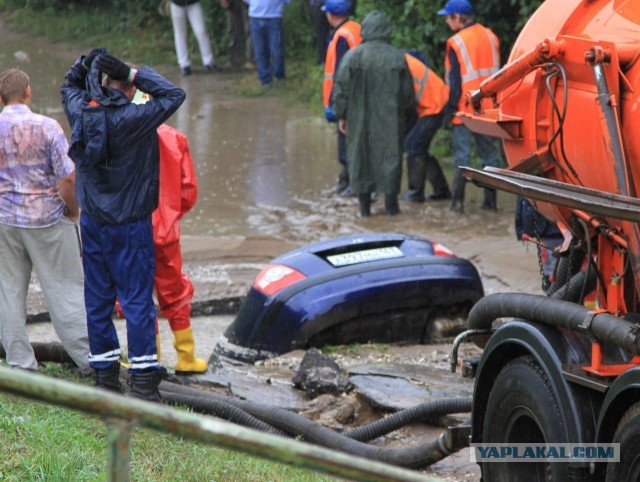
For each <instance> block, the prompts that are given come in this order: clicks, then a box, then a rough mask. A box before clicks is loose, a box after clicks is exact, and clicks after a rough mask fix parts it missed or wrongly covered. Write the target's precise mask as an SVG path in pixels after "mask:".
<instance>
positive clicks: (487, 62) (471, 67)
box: [444, 23, 500, 124]
mask: <svg viewBox="0 0 640 482" xmlns="http://www.w3.org/2000/svg"><path fill="white" fill-rule="evenodd" d="M451 49H453V51H454V52H455V54H456V57H457V58H458V63H459V64H460V76H461V77H462V85H461V87H462V95H461V96H460V102H459V103H458V110H459V111H466V112H473V110H472V108H471V106H470V105H469V106H466V105H465V102H464V94H465V92H469V91H471V90H477V89H478V87H480V84H481V83H482V81H483V80H484V79H486V78H487V77H490V76H491V75H493V74H495V73H496V72H497V71H498V70H499V69H500V42H499V41H498V37H496V35H495V34H494V33H493V31H491V29H489V28H486V27H483V26H482V25H480V24H479V23H475V24H473V25H471V26H470V27H466V28H463V29H462V30H460V31H459V32H458V33H457V34H456V35H454V36H452V37H450V38H449V39H448V40H447V47H446V54H445V58H444V64H445V68H446V72H447V82H448V81H449V72H450V71H451V64H450V62H449V52H450V50H451ZM482 102H483V107H484V108H485V109H490V108H492V107H493V105H492V101H491V99H483V101H482ZM452 123H454V124H461V123H462V121H461V120H460V119H458V118H456V117H454V118H453V121H452Z"/></svg>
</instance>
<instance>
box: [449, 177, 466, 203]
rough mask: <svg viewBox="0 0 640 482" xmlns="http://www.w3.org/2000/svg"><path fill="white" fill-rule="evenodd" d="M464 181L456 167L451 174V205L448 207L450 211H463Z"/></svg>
mask: <svg viewBox="0 0 640 482" xmlns="http://www.w3.org/2000/svg"><path fill="white" fill-rule="evenodd" d="M465 186H466V181H465V179H464V177H463V176H462V173H461V172H460V169H456V173H455V174H454V176H453V195H452V197H451V205H450V206H449V209H450V210H451V211H457V212H460V213H461V212H464V188H465Z"/></svg>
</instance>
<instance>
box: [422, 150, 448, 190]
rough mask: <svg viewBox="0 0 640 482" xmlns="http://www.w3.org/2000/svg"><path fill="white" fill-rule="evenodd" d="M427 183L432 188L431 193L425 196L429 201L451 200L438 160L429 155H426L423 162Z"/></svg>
mask: <svg viewBox="0 0 640 482" xmlns="http://www.w3.org/2000/svg"><path fill="white" fill-rule="evenodd" d="M425 169H426V176H427V181H429V184H431V186H432V187H433V192H432V193H431V194H429V195H428V196H427V199H429V200H430V201H441V200H443V199H451V191H450V190H449V184H447V178H446V177H444V173H443V172H442V168H441V167H440V163H439V162H438V160H437V159H436V158H435V157H433V156H432V155H430V154H427V155H426V162H425Z"/></svg>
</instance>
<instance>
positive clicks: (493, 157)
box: [473, 133, 500, 167]
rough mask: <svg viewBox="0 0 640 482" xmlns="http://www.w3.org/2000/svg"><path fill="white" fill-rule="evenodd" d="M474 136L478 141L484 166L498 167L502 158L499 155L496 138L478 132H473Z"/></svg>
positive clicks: (479, 152) (479, 154) (479, 153)
mask: <svg viewBox="0 0 640 482" xmlns="http://www.w3.org/2000/svg"><path fill="white" fill-rule="evenodd" d="M473 137H474V139H475V141H476V147H477V149H478V157H480V162H481V164H482V167H487V166H490V167H498V166H499V165H500V159H499V157H498V146H497V144H496V139H495V138H494V137H491V136H485V135H483V134H476V133H474V134H473Z"/></svg>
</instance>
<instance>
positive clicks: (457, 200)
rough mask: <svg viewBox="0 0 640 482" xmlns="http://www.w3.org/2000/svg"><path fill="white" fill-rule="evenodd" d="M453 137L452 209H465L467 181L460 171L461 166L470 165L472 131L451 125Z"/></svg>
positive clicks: (461, 126)
mask: <svg viewBox="0 0 640 482" xmlns="http://www.w3.org/2000/svg"><path fill="white" fill-rule="evenodd" d="M451 137H452V139H453V167H454V168H455V173H454V176H453V193H452V197H451V207H450V209H451V210H452V211H460V212H462V211H464V191H465V185H466V181H465V179H464V177H463V176H462V173H461V172H460V169H459V168H460V167H466V166H468V165H469V160H470V158H471V131H470V130H469V129H467V128H466V127H465V126H463V125H453V126H451Z"/></svg>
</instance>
